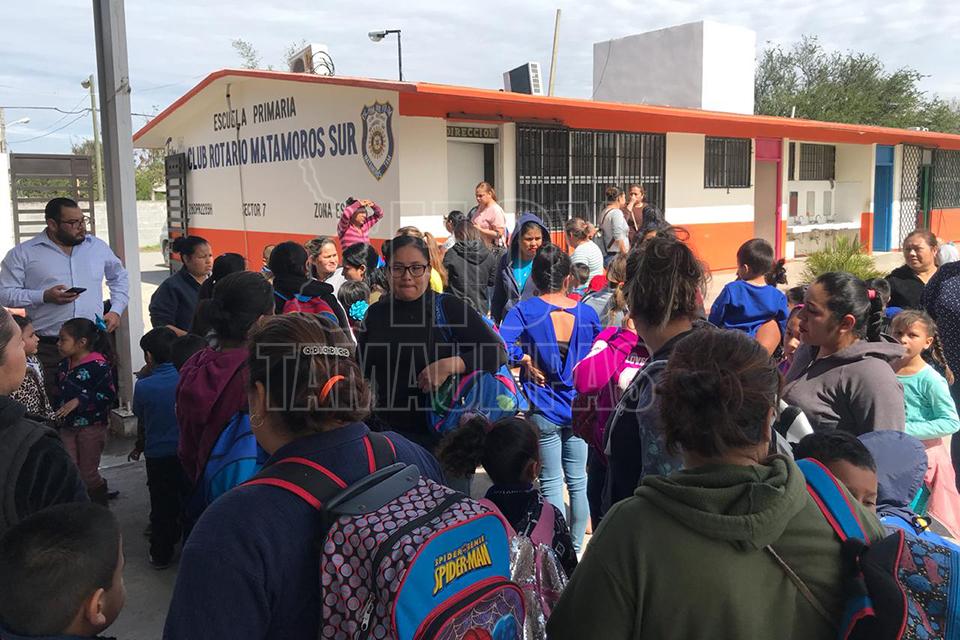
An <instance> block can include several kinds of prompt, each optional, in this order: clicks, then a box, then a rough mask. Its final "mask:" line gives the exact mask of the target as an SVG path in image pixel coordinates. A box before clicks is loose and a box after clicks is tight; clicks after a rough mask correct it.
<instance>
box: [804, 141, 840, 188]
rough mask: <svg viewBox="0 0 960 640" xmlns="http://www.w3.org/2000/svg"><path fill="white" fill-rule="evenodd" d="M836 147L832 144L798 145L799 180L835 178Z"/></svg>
mask: <svg viewBox="0 0 960 640" xmlns="http://www.w3.org/2000/svg"><path fill="white" fill-rule="evenodd" d="M836 177H837V148H836V147H835V146H833V145H832V144H801V145H800V180H835V179H836Z"/></svg>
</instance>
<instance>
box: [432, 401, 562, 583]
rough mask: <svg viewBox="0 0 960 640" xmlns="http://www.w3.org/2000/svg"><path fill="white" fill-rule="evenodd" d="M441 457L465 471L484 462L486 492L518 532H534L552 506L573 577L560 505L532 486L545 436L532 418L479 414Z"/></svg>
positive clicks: (556, 543) (456, 471)
mask: <svg viewBox="0 0 960 640" xmlns="http://www.w3.org/2000/svg"><path fill="white" fill-rule="evenodd" d="M437 458H439V460H440V464H441V465H442V466H443V467H444V470H445V471H449V472H450V474H451V475H454V476H457V477H462V476H465V475H467V474H468V473H473V472H474V471H475V470H476V468H477V464H482V465H483V468H484V470H486V472H487V475H489V476H490V480H491V481H492V482H493V486H492V487H490V488H489V489H488V490H487V495H486V498H487V500H489V501H491V502H492V503H493V504H494V505H496V507H497V509H499V510H500V513H501V514H503V517H504V518H505V519H506V520H507V522H509V523H510V526H511V527H513V530H514V531H516V532H517V534H518V535H523V536H527V537H529V536H530V533H531V532H532V531H533V529H534V527H536V526H537V521H538V520H539V519H540V517H541V513H542V512H543V509H544V508H552V509H553V551H554V553H555V554H556V556H557V560H558V561H559V562H560V566H561V567H562V568H563V571H564V573H566V574H567V577H568V578H569V577H570V576H571V575H573V570H574V569H575V568H576V566H577V554H576V552H574V550H573V542H572V540H571V537H570V529H568V528H567V523H566V521H565V520H564V518H563V514H562V513H561V511H560V510H559V509H557V508H556V507H554V506H553V505H551V504H550V503H549V502H547V501H546V500H545V499H544V497H543V495H542V494H541V493H540V492H539V491H538V490H537V488H536V487H534V486H533V481H534V480H535V479H536V478H537V476H539V475H540V466H541V464H540V438H539V435H538V433H537V429H536V427H535V426H534V425H533V423H531V422H529V421H527V420H524V419H522V418H504V419H503V420H498V421H497V422H494V423H493V424H491V423H489V422H487V420H486V419H485V418H483V417H482V416H478V417H475V418H472V419H471V420H468V421H467V422H465V423H463V424H462V425H461V426H460V427H459V428H458V429H455V430H454V431H452V432H451V433H450V434H449V435H448V436H447V437H446V438H445V439H444V440H443V441H442V442H441V443H440V448H439V449H438V451H437Z"/></svg>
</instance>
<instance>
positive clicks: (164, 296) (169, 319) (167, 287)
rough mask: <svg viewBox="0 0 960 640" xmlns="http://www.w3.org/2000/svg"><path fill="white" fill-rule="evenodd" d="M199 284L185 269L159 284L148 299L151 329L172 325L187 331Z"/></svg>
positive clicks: (197, 296) (191, 320) (195, 306)
mask: <svg viewBox="0 0 960 640" xmlns="http://www.w3.org/2000/svg"><path fill="white" fill-rule="evenodd" d="M199 295H200V283H199V282H197V279H196V278H194V277H193V276H192V275H190V272H189V271H187V269H186V267H183V268H181V269H180V271H177V272H176V273H175V274H173V275H172V276H170V277H169V278H167V279H166V280H164V281H163V282H161V283H160V287H159V288H158V289H157V290H156V291H155V292H154V293H153V297H152V298H150V324H151V325H153V328H154V329H156V328H157V327H165V326H167V325H173V326H175V327H177V328H178V329H183V330H184V331H188V330H189V329H190V325H191V324H192V323H193V314H194V312H195V311H196V309H197V300H198V299H199Z"/></svg>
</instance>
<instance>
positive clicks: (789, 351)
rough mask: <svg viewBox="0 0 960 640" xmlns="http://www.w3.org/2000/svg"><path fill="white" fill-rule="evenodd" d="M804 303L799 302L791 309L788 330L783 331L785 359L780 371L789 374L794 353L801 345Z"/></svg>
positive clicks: (781, 361)
mask: <svg viewBox="0 0 960 640" xmlns="http://www.w3.org/2000/svg"><path fill="white" fill-rule="evenodd" d="M801 309H803V304H798V305H797V306H795V307H794V308H793V309H791V310H790V315H789V316H787V330H786V331H784V332H783V359H781V360H780V373H782V374H783V375H787V371H790V367H791V366H792V365H793V355H794V354H795V353H796V352H797V347H799V346H800V310H801Z"/></svg>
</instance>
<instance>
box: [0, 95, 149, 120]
mask: <svg viewBox="0 0 960 640" xmlns="http://www.w3.org/2000/svg"><path fill="white" fill-rule="evenodd" d="M86 99H87V98H86V96H84V98H82V99H81V100H80V102H83V100H86ZM78 104H79V103H78ZM0 109H11V110H13V109H21V110H23V111H29V110H31V109H32V110H44V111H58V112H60V113H65V114H67V115H68V116H73V115H76V114H78V113H90V107H85V108H83V109H77V110H75V111H67V110H66V109H61V108H60V107H37V106H26V107H18V106H12V105H0ZM97 113H100V109H97ZM130 115H132V116H142V117H144V118H155V117H156V116H157V114H155V113H137V112H135V111H131V112H130ZM60 120H63V118H60ZM60 120H57V122H60Z"/></svg>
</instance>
